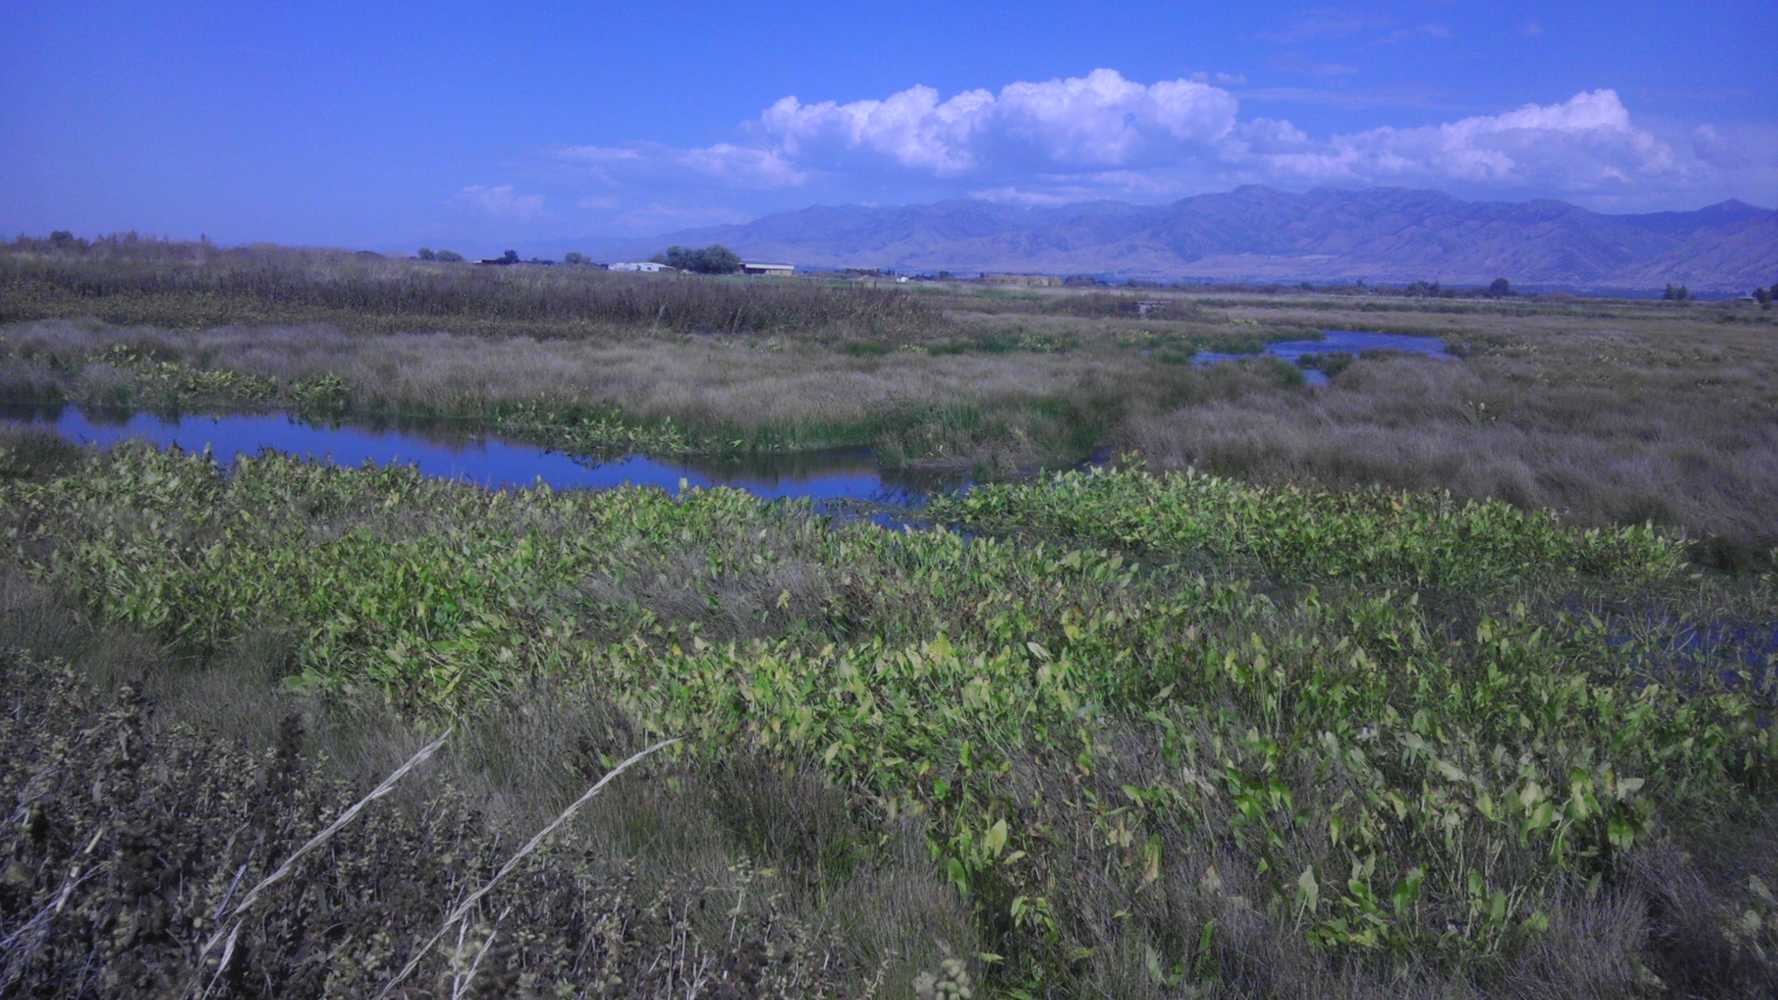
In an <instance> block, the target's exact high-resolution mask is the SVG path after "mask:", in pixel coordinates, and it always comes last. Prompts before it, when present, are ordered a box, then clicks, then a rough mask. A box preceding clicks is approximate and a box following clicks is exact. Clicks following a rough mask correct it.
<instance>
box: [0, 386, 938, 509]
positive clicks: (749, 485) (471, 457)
mask: <svg viewBox="0 0 1778 1000" xmlns="http://www.w3.org/2000/svg"><path fill="white" fill-rule="evenodd" d="M0 420H4V421H7V422H12V423H26V424H31V425H35V426H38V427H44V428H48V429H52V430H54V431H55V432H56V433H57V434H58V435H60V436H61V437H63V438H65V439H67V440H70V441H75V442H78V443H81V444H89V445H96V446H99V447H109V446H111V445H114V444H117V443H118V442H120V441H149V442H152V443H153V444H155V445H156V446H158V447H161V448H166V447H171V446H175V445H177V446H178V447H179V448H182V449H184V450H186V451H202V450H203V449H205V448H209V449H210V451H211V452H212V453H213V454H214V455H215V457H216V461H217V462H218V464H220V465H222V466H224V467H227V466H230V465H232V464H233V463H234V461H235V459H236V458H238V457H239V456H241V455H256V454H258V453H259V452H261V451H263V450H265V449H268V448H272V449H276V450H278V451H280V452H283V453H284V454H287V455H291V456H295V457H299V458H305V459H310V460H313V461H322V462H328V463H331V464H333V465H338V466H349V467H356V466H361V465H364V464H365V463H367V462H368V463H371V464H373V465H393V464H398V463H399V464H405V465H412V466H414V467H416V468H417V469H419V471H420V472H421V473H423V474H425V475H427V476H434V477H438V478H441V479H454V480H457V481H459V482H465V483H475V484H477V485H480V486H486V487H490V488H493V489H505V488H512V487H519V486H531V485H534V484H535V483H536V482H537V481H538V480H542V481H543V482H545V483H548V484H549V485H550V486H551V487H552V488H555V489H610V488H612V487H617V486H624V485H634V486H654V487H658V488H660V489H663V490H666V491H667V492H668V493H671V494H675V495H677V494H678V493H679V491H680V489H681V488H682V486H689V487H692V488H699V489H701V488H708V487H712V486H727V487H732V488H734V489H739V490H745V491H746V492H748V493H750V494H752V495H753V496H756V497H759V498H760V499H762V500H783V499H807V500H812V501H815V503H816V505H817V507H819V508H821V509H823V510H826V511H828V512H839V510H840V508H841V507H842V506H845V502H848V501H850V502H856V503H862V504H866V505H888V506H895V507H902V508H913V507H918V506H920V505H922V504H923V503H924V502H925V499H926V497H927V495H928V494H929V493H931V492H932V491H933V490H937V489H945V488H950V487H955V486H959V485H962V482H961V480H960V479H959V478H956V477H952V478H949V479H947V478H945V477H941V476H932V475H921V474H917V473H895V472H889V471H885V470H883V469H880V468H878V466H877V464H876V462H875V460H874V458H873V457H872V455H871V452H870V450H869V449H868V448H847V449H835V450H831V451H818V452H801V453H797V454H794V455H759V456H747V457H745V458H743V459H736V460H720V459H710V460H704V459H696V458H655V457H652V456H649V455H641V454H637V455H628V456H625V457H623V458H620V459H613V460H611V461H595V460H592V459H583V458H576V457H574V456H572V455H568V454H564V453H562V452H559V451H552V450H550V449H547V448H542V447H539V446H537V445H532V444H525V443H523V442H518V441H512V440H507V439H503V438H500V437H497V436H494V435H489V434H482V433H476V432H467V431H461V430H456V429H453V428H451V427H448V426H443V425H437V424H430V425H424V426H402V427H396V426H370V425H354V424H322V423H314V422H309V421H305V420H301V419H298V418H296V417H293V416H291V415H289V414H286V413H265V414H229V415H225V416H198V415H182V416H165V415H159V414H153V413H131V414H127V415H126V414H112V415H108V414H106V413H104V412H103V411H96V410H87V409H84V408H82V407H78V406H56V407H19V406H11V407H0ZM873 519H874V520H884V518H883V516H881V515H879V516H876V517H873ZM890 522H894V523H897V524H900V523H903V521H902V520H901V519H897V518H888V519H887V520H886V521H885V522H884V523H890Z"/></svg>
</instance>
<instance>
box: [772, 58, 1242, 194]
mask: <svg viewBox="0 0 1778 1000" xmlns="http://www.w3.org/2000/svg"><path fill="white" fill-rule="evenodd" d="M1235 111H1236V101H1235V98H1234V96H1233V95H1232V94H1230V93H1229V92H1228V91H1226V90H1223V89H1221V88H1219V87H1215V86H1212V85H1210V84H1208V83H1204V82H1202V81H1198V80H1184V79H1182V80H1163V81H1160V82H1157V83H1153V84H1146V85H1145V84H1141V83H1138V82H1135V81H1133V80H1128V79H1125V78H1124V76H1123V75H1122V74H1121V73H1118V72H1117V71H1116V70H1111V69H1096V70H1093V71H1092V72H1091V73H1088V74H1087V75H1086V76H1080V77H1066V78H1061V79H1054V80H1045V81H1041V82H1026V81H1019V82H1015V83H1009V84H1007V85H1006V86H1004V87H1002V88H1001V89H1000V92H999V93H998V94H995V93H991V92H989V91H986V90H968V91H964V92H963V93H960V94H956V95H954V96H952V97H949V98H945V99H943V100H941V99H940V96H939V93H938V91H936V90H934V89H933V88H931V87H927V86H915V87H909V88H908V89H906V90H903V91H900V92H898V93H895V94H891V95H889V96H888V97H886V98H883V99H881V100H875V99H872V100H862V101H851V102H848V103H844V104H840V103H836V102H833V101H820V102H817V103H813V104H805V103H803V102H802V101H800V100H799V99H797V98H796V97H785V98H783V99H781V100H779V101H778V102H776V103H775V104H773V105H772V106H771V107H769V108H767V109H766V110H765V112H764V114H762V115H761V116H760V126H761V129H762V131H763V133H764V135H765V137H766V138H767V139H768V140H769V141H770V142H771V143H773V144H774V145H775V146H776V147H777V148H778V149H780V150H782V151H783V153H784V155H786V156H787V157H789V158H791V159H795V160H798V161H805V162H844V161H848V160H850V159H852V158H853V157H855V156H858V155H864V156H866V157H873V156H874V157H877V158H881V159H883V160H886V161H888V162H891V163H893V164H895V165H898V166H901V167H906V168H912V169H916V170H923V171H929V172H931V173H933V174H936V175H938V176H941V177H946V176H955V175H958V174H963V173H968V172H972V171H981V170H987V169H992V168H997V167H1006V166H1014V165H1017V166H1028V167H1032V168H1034V169H1043V168H1048V167H1056V166H1063V167H1083V168H1103V167H1116V166H1123V165H1127V164H1131V163H1135V162H1139V161H1141V160H1143V159H1145V158H1156V157H1163V156H1175V155H1178V154H1180V153H1181V152H1183V151H1185V150H1187V149H1189V148H1190V147H1194V146H1197V147H1205V146H1209V145H1211V144H1214V143H1215V142H1217V141H1219V140H1221V139H1222V138H1223V137H1224V136H1226V135H1227V134H1228V133H1229V132H1230V131H1231V130H1232V129H1233V128H1234V126H1235Z"/></svg>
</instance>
